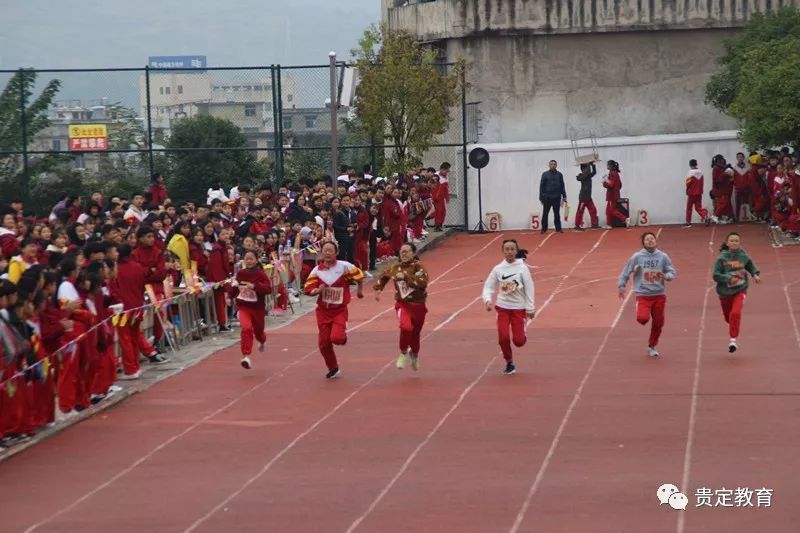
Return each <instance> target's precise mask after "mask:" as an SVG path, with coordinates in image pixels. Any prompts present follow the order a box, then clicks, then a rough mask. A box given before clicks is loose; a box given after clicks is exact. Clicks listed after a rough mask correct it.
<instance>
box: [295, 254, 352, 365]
mask: <svg viewBox="0 0 800 533" xmlns="http://www.w3.org/2000/svg"><path fill="white" fill-rule="evenodd" d="M338 253H339V249H338V247H337V246H336V243H334V242H331V241H327V242H325V243H324V244H323V245H322V251H321V255H322V260H321V261H320V263H319V264H318V265H317V266H316V267H314V270H312V271H311V274H309V275H308V279H307V280H306V284H305V287H304V291H305V293H306V294H307V295H309V296H317V295H318V296H319V297H318V298H317V326H318V327H319V340H318V342H319V351H320V352H321V353H322V357H323V358H324V359H325V364H326V365H327V367H328V373H327V374H326V375H325V377H326V378H328V379H331V378H335V377H338V376H339V375H340V373H339V363H338V362H337V361H336V353H334V351H333V346H334V345H340V346H341V345H344V344H345V343H347V304H349V303H350V290H349V285H350V282H351V281H355V282H356V284H357V285H358V292H357V296H358V297H359V298H363V297H364V291H363V287H362V284H363V280H364V273H363V272H362V271H361V269H359V268H358V267H357V266H355V265H353V264H350V263H348V262H347V261H337V260H336V256H337V254H338Z"/></svg>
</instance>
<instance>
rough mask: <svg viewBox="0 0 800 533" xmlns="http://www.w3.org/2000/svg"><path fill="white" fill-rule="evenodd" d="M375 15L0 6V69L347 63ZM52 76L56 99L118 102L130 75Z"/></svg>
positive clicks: (334, 10) (271, 3) (249, 2)
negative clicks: (162, 60) (168, 61)
mask: <svg viewBox="0 0 800 533" xmlns="http://www.w3.org/2000/svg"><path fill="white" fill-rule="evenodd" d="M380 9H381V0H229V1H227V2H225V1H219V0H218V1H214V2H212V1H210V0H181V1H178V0H137V1H135V2H133V1H122V0H79V1H73V2H65V1H63V0H0V70H7V69H17V68H20V67H33V68H111V67H144V65H146V64H147V58H148V56H177V55H205V56H207V58H208V65H209V66H224V67H228V66H259V65H270V64H281V65H293V64H294V65H300V64H325V63H327V61H328V52H330V51H331V50H334V51H336V52H337V54H338V57H339V58H341V59H347V58H349V56H350V53H349V52H350V50H351V49H352V48H354V47H355V46H356V44H357V42H358V39H359V37H360V36H361V34H362V33H363V31H364V30H365V29H366V28H367V27H368V26H369V25H370V24H373V23H377V22H379V19H380ZM253 75H254V76H255V74H253ZM8 76H9V75H8V74H2V73H0V87H3V86H4V85H5V81H6V80H7V79H8ZM242 76H245V75H244V74H242ZM43 77H44V75H43ZM60 77H61V79H62V82H63V89H62V91H61V94H60V96H59V97H60V98H79V97H85V98H99V97H101V96H106V97H108V98H111V99H115V97H116V96H117V93H120V94H121V95H123V97H124V98H125V99H127V96H128V93H129V89H128V87H129V86H131V85H135V83H136V79H137V75H136V74H125V73H103V74H91V75H74V74H71V75H60ZM133 89H134V90H135V87H134V88H133ZM103 93H108V94H103Z"/></svg>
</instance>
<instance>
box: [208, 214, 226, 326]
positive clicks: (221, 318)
mask: <svg viewBox="0 0 800 533" xmlns="http://www.w3.org/2000/svg"><path fill="white" fill-rule="evenodd" d="M231 233H232V232H231V230H229V229H224V228H223V229H222V230H220V232H219V238H218V239H217V242H215V243H214V245H213V246H212V247H211V254H210V255H209V256H208V266H207V267H206V269H207V272H206V281H209V282H211V283H220V282H223V281H225V280H228V279H229V278H230V277H231V276H232V275H233V264H232V263H231V261H230V258H229V257H228V244H229V241H230V238H231ZM214 307H215V308H216V310H217V322H218V323H219V330H220V331H231V327H230V326H228V306H227V305H226V304H225V288H224V287H219V288H217V289H214Z"/></svg>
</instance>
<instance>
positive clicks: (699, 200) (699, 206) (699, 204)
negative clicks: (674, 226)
mask: <svg viewBox="0 0 800 533" xmlns="http://www.w3.org/2000/svg"><path fill="white" fill-rule="evenodd" d="M692 209H694V210H695V211H697V214H698V215H700V219H701V220H705V219H706V217H707V216H708V210H707V209H703V195H702V194H694V195H692V196H687V197H686V223H687V224H691V223H692Z"/></svg>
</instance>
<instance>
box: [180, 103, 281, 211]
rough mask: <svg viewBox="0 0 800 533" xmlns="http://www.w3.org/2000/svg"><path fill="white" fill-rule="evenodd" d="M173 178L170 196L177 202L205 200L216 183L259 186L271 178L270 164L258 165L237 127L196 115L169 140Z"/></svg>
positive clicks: (186, 120)
mask: <svg viewBox="0 0 800 533" xmlns="http://www.w3.org/2000/svg"><path fill="white" fill-rule="evenodd" d="M166 147H167V150H180V149H186V148H188V149H198V148H204V149H205V150H187V151H169V152H168V154H169V159H170V166H171V176H170V178H169V183H168V187H169V191H170V196H171V197H172V199H173V200H175V201H187V200H192V201H197V200H201V199H205V193H206V190H207V189H208V187H209V186H210V185H211V184H212V183H213V182H214V181H216V180H220V181H222V182H223V183H224V184H230V183H232V182H233V181H235V180H236V179H241V180H243V181H244V182H247V183H259V182H261V181H263V180H265V179H267V178H268V174H267V168H268V167H267V165H264V164H259V163H258V162H257V161H256V156H255V155H254V153H253V152H251V151H248V150H246V148H247V141H246V139H245V137H244V135H243V134H242V132H241V131H240V130H239V128H238V127H236V125H235V124H234V123H233V122H231V121H229V120H224V119H221V118H216V117H212V116H208V115H197V116H194V117H191V118H185V119H182V120H179V121H178V122H177V123H176V124H175V127H174V129H173V131H172V135H171V136H170V138H169V140H168V141H167V146H166Z"/></svg>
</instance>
